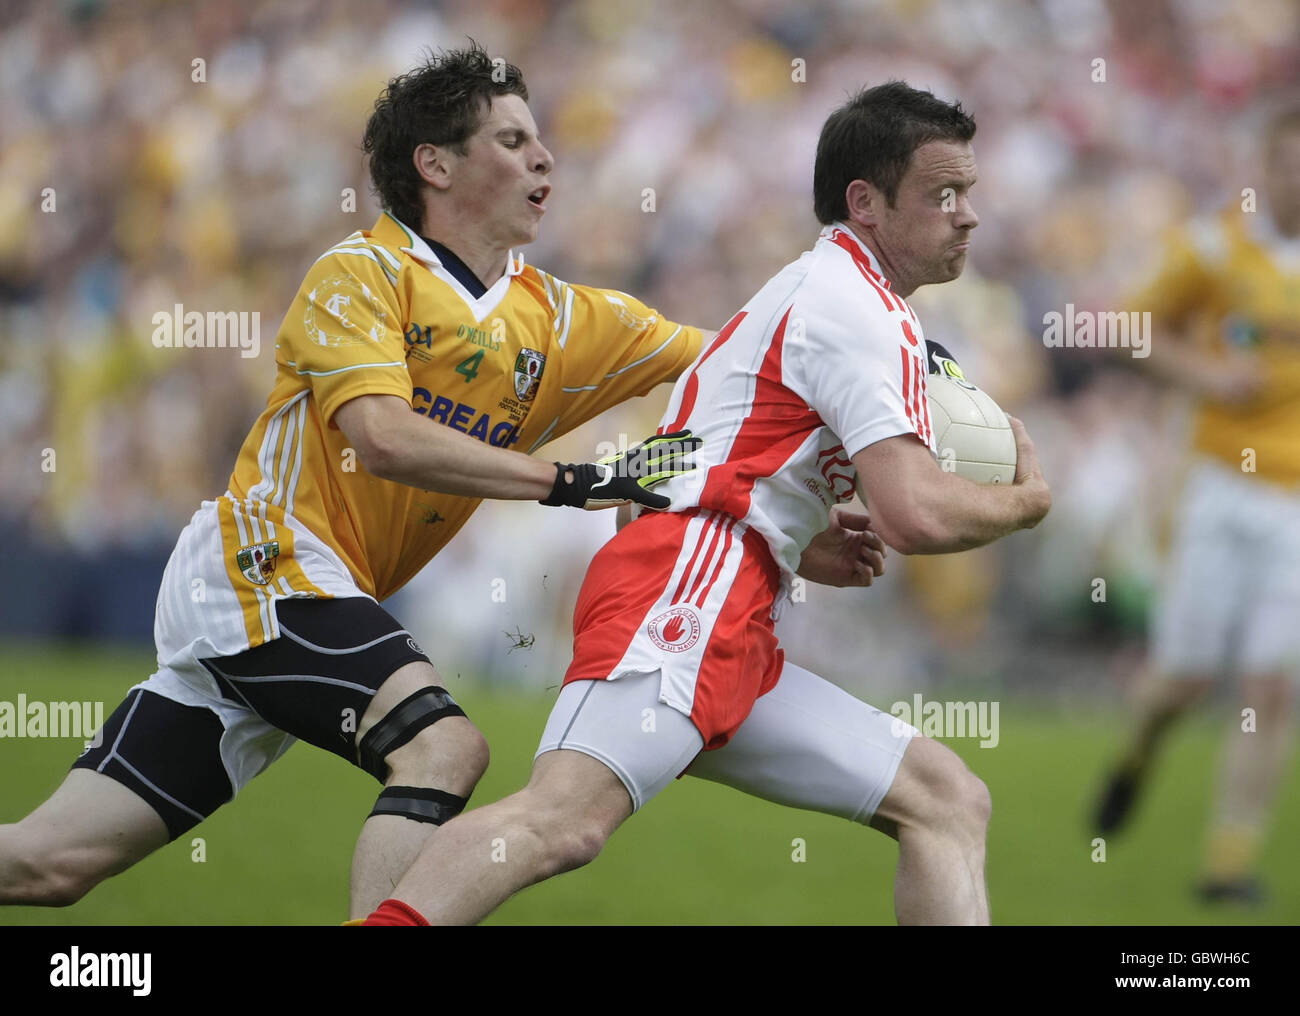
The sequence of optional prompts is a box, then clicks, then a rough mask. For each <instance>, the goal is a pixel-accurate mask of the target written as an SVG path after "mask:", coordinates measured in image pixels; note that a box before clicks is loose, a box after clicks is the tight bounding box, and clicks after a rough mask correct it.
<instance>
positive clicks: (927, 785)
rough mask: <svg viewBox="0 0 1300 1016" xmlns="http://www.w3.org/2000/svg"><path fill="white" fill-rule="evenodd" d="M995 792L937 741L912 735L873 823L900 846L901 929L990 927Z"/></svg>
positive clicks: (897, 903) (897, 901)
mask: <svg viewBox="0 0 1300 1016" xmlns="http://www.w3.org/2000/svg"><path fill="white" fill-rule="evenodd" d="M991 810H992V803H991V800H990V797H989V791H988V787H986V786H985V785H984V782H983V781H982V780H981V779H980V778H979V777H978V776H976V775H975V774H974V773H972V772H971V771H970V770H969V769H968V768H967V767H966V763H964V762H963V761H962V760H961V759H960V758H958V757H957V755H956V754H955V753H954V752H953V751H952V750H951V749H949V748H946V747H944V746H943V745H942V744H940V743H939V742H937V741H932V740H930V739H929V738H926V737H919V736H918V737H913V738H912V740H911V743H910V744H908V746H907V751H906V752H905V753H904V754H903V761H902V762H901V763H900V764H899V767H898V773H897V775H896V776H895V777H894V782H893V784H892V785H891V786H890V788H889V793H887V794H886V795H885V797H884V800H883V801H881V802H880V807H879V808H877V809H876V813H875V815H874V816H873V817H872V819H871V821H870V825H871V826H872V828H875V829H879V830H880V831H881V832H884V833H886V834H887V835H889V836H892V837H894V838H895V839H896V840H898V869H897V871H896V873H895V876H894V910H895V913H896V915H897V917H898V923H899V924H988V923H989V901H988V889H987V887H986V885H985V881H984V838H985V833H986V831H987V829H988V822H989V815H990V813H991Z"/></svg>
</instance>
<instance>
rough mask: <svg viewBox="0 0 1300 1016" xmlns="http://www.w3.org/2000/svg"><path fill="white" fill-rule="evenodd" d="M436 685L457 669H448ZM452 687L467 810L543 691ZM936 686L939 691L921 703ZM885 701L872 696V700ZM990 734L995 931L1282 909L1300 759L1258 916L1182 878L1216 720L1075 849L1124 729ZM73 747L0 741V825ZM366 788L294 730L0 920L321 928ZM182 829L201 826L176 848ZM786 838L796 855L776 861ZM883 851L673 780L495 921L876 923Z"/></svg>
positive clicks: (1096, 722) (89, 655)
mask: <svg viewBox="0 0 1300 1016" xmlns="http://www.w3.org/2000/svg"><path fill="white" fill-rule="evenodd" d="M151 669H152V667H151V658H150V656H149V655H148V654H144V653H136V652H122V651H99V650H84V649H83V650H68V649H53V648H44V647H34V646H9V647H6V648H0V700H3V701H10V702H13V701H16V699H17V695H18V693H19V692H22V693H24V694H26V695H27V697H28V699H29V700H37V699H39V700H42V701H55V700H76V701H81V700H103V701H104V703H105V706H104V712H105V715H107V714H108V713H109V712H111V711H112V709H113V708H114V707H115V706H116V705H117V703H118V702H119V701H120V700H121V698H122V694H123V693H124V692H125V690H126V689H127V688H128V687H129V686H130V685H131V684H133V683H135V682H136V681H138V680H141V679H143V678H144V677H145V676H147V675H148V673H149V672H150V670H151ZM452 684H453V685H458V684H459V683H458V682H455V681H453V682H452ZM451 691H452V693H453V694H454V695H456V696H457V699H458V700H459V701H460V702H461V703H462V705H464V707H465V709H466V711H467V712H468V714H469V716H470V717H471V718H473V719H474V720H475V722H476V723H477V724H478V725H479V727H480V728H481V729H482V730H483V731H484V733H485V734H486V735H487V738H488V741H489V742H490V744H491V745H492V754H493V758H492V765H491V767H490V768H489V770H488V773H487V775H486V777H485V778H484V780H483V782H482V783H481V784H480V785H479V788H478V790H477V791H476V793H475V794H474V798H473V801H472V802H471V806H472V807H473V806H479V805H483V804H485V803H487V802H490V801H494V800H496V799H498V798H500V797H502V796H503V795H505V794H506V793H509V792H510V791H512V790H514V789H516V788H517V787H518V786H520V785H521V783H522V782H523V781H524V780H525V778H526V776H527V772H528V767H529V764H530V761H531V758H532V753H533V751H534V749H535V747H536V744H537V739H538V737H539V736H540V733H541V729H542V726H543V723H544V721H545V718H546V715H547V711H548V709H549V707H550V698H549V696H548V697H544V698H537V697H531V696H505V695H502V694H499V693H498V694H487V693H484V692H481V691H476V690H474V689H473V688H472V687H466V686H453V687H452V688H451ZM936 697H937V696H936ZM891 701H892V699H891ZM1001 720H1002V723H1001V741H1000V743H999V744H998V746H997V747H996V748H992V749H986V750H982V749H980V748H979V747H978V746H977V742H976V741H974V740H966V741H951V742H949V743H950V744H951V746H952V747H953V748H954V749H955V750H956V751H957V752H959V753H960V754H961V755H962V757H963V758H965V759H966V761H967V762H968V764H970V766H971V767H972V768H973V769H974V770H975V772H976V773H978V774H979V775H980V776H981V777H982V778H983V779H984V780H985V782H987V783H988V785H989V787H990V789H991V791H992V794H993V822H992V826H991V828H990V833H989V854H988V877H989V892H990V900H991V902H992V910H993V919H994V921H995V922H996V923H1005V924H1253V923H1262V924H1297V923H1300V868H1297V866H1296V865H1295V864H1294V863H1293V858H1294V856H1295V844H1296V843H1297V842H1300V793H1298V792H1297V791H1300V762H1298V760H1296V759H1293V760H1292V763H1291V765H1290V767H1289V769H1288V771H1287V774H1286V777H1285V779H1284V782H1283V785H1282V787H1281V789H1280V797H1279V799H1280V801H1281V802H1282V803H1281V807H1280V809H1279V811H1278V813H1277V815H1276V817H1275V820H1274V823H1273V827H1272V829H1271V832H1270V835H1269V838H1268V843H1267V848H1266V852H1265V855H1264V859H1263V875H1264V878H1265V879H1266V882H1267V885H1268V888H1269V889H1270V891H1271V899H1270V902H1269V903H1268V905H1267V906H1265V907H1263V908H1260V909H1258V910H1240V909H1228V910H1224V909H1209V908H1206V907H1204V906H1202V905H1200V904H1199V903H1197V902H1195V901H1194V899H1193V898H1192V896H1191V893H1190V891H1189V887H1190V885H1191V883H1192V881H1193V880H1194V878H1195V875H1196V873H1197V865H1198V862H1199V855H1200V846H1201V842H1202V839H1203V836H1204V828H1205V821H1204V820H1205V815H1206V809H1207V807H1208V800H1209V794H1210V787H1211V784H1212V778H1213V763H1214V759H1215V757H1216V756H1217V754H1218V751H1219V747H1220V740H1221V739H1220V737H1219V731H1220V730H1221V729H1222V727H1221V726H1220V725H1219V722H1218V721H1217V718H1214V717H1211V716H1210V715H1208V714H1207V715H1202V716H1201V717H1200V718H1199V719H1196V720H1193V721H1191V722H1190V723H1188V724H1187V725H1186V727H1185V728H1183V729H1182V730H1180V731H1178V732H1177V733H1176V734H1175V735H1174V737H1173V739H1172V741H1171V743H1170V744H1169V746H1168V751H1167V753H1166V755H1165V757H1164V760H1163V761H1164V764H1163V765H1162V767H1161V768H1160V770H1159V772H1158V774H1157V776H1156V777H1155V780H1154V783H1153V785H1152V786H1151V787H1150V788H1149V789H1150V793H1149V795H1148V796H1147V797H1146V798H1145V799H1144V800H1143V801H1142V803H1141V809H1140V812H1139V814H1138V816H1137V819H1136V821H1135V824H1134V825H1133V827H1132V828H1131V830H1129V831H1128V834H1127V835H1125V836H1123V837H1119V838H1115V839H1113V840H1112V841H1111V842H1110V843H1109V844H1107V859H1106V861H1105V862H1104V863H1097V862H1095V861H1093V860H1092V855H1093V847H1092V843H1091V835H1090V833H1089V832H1088V830H1087V829H1086V828H1085V826H1084V821H1083V818H1084V813H1085V810H1086V808H1087V806H1089V805H1090V804H1091V801H1092V799H1093V796H1094V794H1095V792H1096V783H1097V779H1098V777H1099V775H1100V772H1101V770H1102V768H1103V766H1104V765H1105V762H1106V760H1107V759H1108V758H1109V757H1110V755H1111V753H1112V752H1113V751H1114V749H1115V747H1116V745H1117V743H1118V739H1119V737H1120V734H1121V732H1122V731H1123V730H1124V729H1125V727H1126V724H1127V717H1126V715H1125V714H1124V713H1123V712H1122V711H1121V710H1120V709H1119V708H1118V707H1109V708H1102V707H1098V706H1095V705H1092V706H1084V707H1078V708H1066V707H1063V706H1057V707H1046V706H1038V707H1034V706H1032V705H1030V704H1028V703H1022V704H1017V703H1015V702H1010V701H1003V702H1002V706H1001ZM79 750H80V744H79V743H78V742H75V741H71V740H40V739H22V740H19V739H9V738H4V739H0V771H2V772H3V774H4V775H3V778H2V779H0V822H12V821H16V820H17V819H19V818H20V817H22V816H23V815H24V814H26V813H27V812H28V811H29V810H30V809H31V808H33V807H35V806H36V805H37V804H39V803H40V802H41V801H42V800H43V799H44V798H45V797H46V796H47V795H48V794H49V793H50V792H51V791H52V790H53V789H54V788H55V787H56V786H57V785H58V784H59V782H60V781H61V780H62V779H63V776H64V773H65V771H66V770H67V767H68V765H69V764H70V763H71V761H72V759H73V758H74V757H75V756H76V754H77V752H78V751H79ZM377 791H378V785H377V784H375V783H374V781H373V780H371V778H370V777H369V776H367V775H365V774H363V773H361V772H360V771H359V770H356V769H353V768H351V767H349V766H348V765H347V764H345V763H343V762H342V761H340V760H339V759H338V758H336V757H335V756H333V755H329V754H326V753H325V752H323V751H318V750H316V749H314V748H312V747H310V746H309V745H302V744H299V745H296V746H295V747H294V748H293V749H291V750H290V751H289V753H288V754H287V755H286V756H285V757H284V758H283V759H281V760H280V761H279V762H277V763H276V764H275V765H274V766H272V767H271V768H270V769H269V770H268V771H267V772H266V773H265V774H263V775H262V776H261V777H259V778H258V779H257V780H254V781H253V783H252V784H251V785H250V786H249V787H248V788H247V789H246V790H245V791H244V792H243V794H241V795H240V797H239V799H238V800H237V801H235V802H234V803H232V804H230V805H227V806H226V807H224V808H223V809H221V810H220V811H219V812H218V813H217V814H216V815H215V816H214V817H213V818H212V819H210V820H209V821H208V822H206V823H204V824H203V825H201V826H199V827H198V828H197V829H195V830H193V831H192V832H191V833H190V834H189V835H188V836H186V837H184V838H183V839H181V840H180V841H178V842H176V843H173V844H170V845H169V846H167V847H165V848H163V849H162V850H160V851H158V852H157V853H155V854H154V855H153V856H151V857H149V858H147V859H146V860H145V861H144V862H142V863H141V864H139V865H137V866H136V867H135V868H134V869H132V870H131V871H129V872H127V873H126V874H124V875H121V876H119V877H117V878H115V879H112V880H110V881H109V882H107V883H105V884H103V885H101V886H100V887H99V888H97V889H96V890H94V891H93V892H92V893H91V894H90V895H89V896H88V897H87V898H86V899H84V900H83V901H82V902H81V903H79V904H77V905H76V906H73V907H71V908H67V909H59V910H51V909H43V908H32V907H9V908H0V923H3V924H14V925H34V924H50V925H65V924H92V925H94V924H323V925H330V924H337V923H339V922H340V921H342V920H344V919H345V917H346V916H347V915H346V912H345V911H346V901H347V879H348V868H349V864H350V860H351V854H352V846H353V843H354V841H355V838H356V835H357V833H358V831H359V829H360V827H361V823H362V821H363V820H364V818H365V816H366V814H367V813H368V812H369V809H370V807H371V804H372V803H373V801H374V798H375V795H376V793H377ZM194 837H201V838H202V840H203V852H204V853H205V855H206V857H205V859H204V860H203V861H202V862H198V861H196V860H194V855H195V853H196V848H195V847H194V846H193V845H192V844H191V840H192V839H193V838H194ZM796 840H802V841H803V844H804V846H803V854H804V858H805V859H804V860H803V861H795V860H793V856H794V854H795V841H796ZM896 853H897V848H896V845H895V844H894V842H893V841H892V840H888V839H886V838H885V837H883V836H881V835H880V834H879V833H876V832H873V831H872V830H869V829H865V828H860V827H856V826H853V825H850V824H849V823H847V822H844V821H842V820H839V819H835V818H831V817H829V816H824V815H814V814H808V813H804V812H799V811H794V810H792V809H789V808H784V807H779V806H777V805H772V804H768V803H766V802H763V801H758V800H755V799H752V798H748V797H746V796H744V795H742V794H740V793H738V792H736V791H732V790H729V789H727V788H725V787H719V786H715V785H713V784H709V783H705V782H703V781H697V780H692V779H689V778H688V779H684V780H681V781H679V782H677V783H675V784H674V785H672V786H670V787H669V788H668V789H667V790H666V791H665V792H664V793H663V794H662V795H661V796H660V797H659V798H657V799H656V800H655V801H653V802H652V803H651V804H650V805H649V806H648V807H647V808H646V809H645V810H644V811H643V812H642V813H641V814H639V815H636V816H634V817H633V818H632V819H631V820H630V821H629V822H628V823H627V824H626V825H625V826H624V827H623V829H622V830H620V831H619V833H618V834H617V835H615V837H614V838H613V839H612V840H611V842H610V843H609V845H608V846H607V847H606V849H605V851H604V853H603V854H602V855H601V856H600V857H599V858H598V859H597V860H596V861H595V862H594V863H593V864H591V865H590V866H588V867H587V868H585V869H583V870H581V871H577V872H573V873H570V874H567V875H563V876H561V877H559V878H557V879H553V880H552V881H550V882H548V883H546V884H544V885H541V886H537V887H534V888H532V889H528V890H525V891H524V892H523V893H520V894H519V895H518V896H516V897H515V898H514V899H512V900H510V901H509V902H508V903H506V905H505V906H503V907H502V908H501V909H500V910H499V911H497V913H496V914H494V915H493V916H492V917H491V918H490V923H493V924H888V923H891V922H892V921H893V902H892V892H893V888H892V887H893V870H894V861H895V856H896Z"/></svg>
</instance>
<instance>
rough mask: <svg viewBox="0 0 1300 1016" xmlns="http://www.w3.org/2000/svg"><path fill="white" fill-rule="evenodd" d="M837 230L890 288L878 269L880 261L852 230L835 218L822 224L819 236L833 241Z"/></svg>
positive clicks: (883, 274)
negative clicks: (824, 224) (861, 254)
mask: <svg viewBox="0 0 1300 1016" xmlns="http://www.w3.org/2000/svg"><path fill="white" fill-rule="evenodd" d="M837 232H838V233H843V234H844V235H845V236H846V237H848V240H849V242H850V243H851V244H853V246H855V247H856V248H857V249H858V250H860V251H862V253H863V254H864V255H865V256H866V258H867V264H869V265H870V266H871V270H872V271H873V272H875V273H876V274H877V275H878V276H880V278H881V280H882V281H883V282H884V284H885V288H886V289H889V288H892V287H890V285H889V280H888V279H886V278H885V273H884V272H883V271H881V269H880V262H879V261H877V260H876V255H875V254H873V253H872V252H871V248H870V247H868V246H867V245H866V244H865V243H863V242H862V241H861V240H859V239H858V234H857V233H855V232H853V230H851V229H850V228H849V227H848V226H847V225H845V224H844V223H843V222H839V221H838V220H837V221H835V222H832V223H831V224H830V225H829V226H823V227H822V231H821V234H820V235H821V237H823V238H825V239H827V240H830V241H831V242H832V243H833V242H834V240H835V234H836V233H837Z"/></svg>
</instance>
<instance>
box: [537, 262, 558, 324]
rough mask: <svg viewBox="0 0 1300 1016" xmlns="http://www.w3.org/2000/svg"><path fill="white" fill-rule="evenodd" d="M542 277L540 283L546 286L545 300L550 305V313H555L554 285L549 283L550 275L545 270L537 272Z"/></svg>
mask: <svg viewBox="0 0 1300 1016" xmlns="http://www.w3.org/2000/svg"><path fill="white" fill-rule="evenodd" d="M537 274H538V275H540V276H541V277H542V285H543V286H544V287H546V302H547V303H549V304H550V305H551V313H552V314H554V313H555V287H554V286H552V285H551V277H550V276H549V275H547V274H546V273H545V272H538V273H537Z"/></svg>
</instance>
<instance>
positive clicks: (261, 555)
mask: <svg viewBox="0 0 1300 1016" xmlns="http://www.w3.org/2000/svg"><path fill="white" fill-rule="evenodd" d="M279 556H280V541H279V540H268V541H267V542H266V543H254V544H253V545H252V546H250V547H240V548H239V550H238V551H237V552H236V554H235V564H237V565H239V570H240V571H241V572H243V575H244V578H246V579H248V581H249V582H252V583H253V584H255V585H259V586H264V585H266V584H267V583H268V582H270V581H271V576H272V575H274V574H275V559H276V558H278V557H279Z"/></svg>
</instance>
